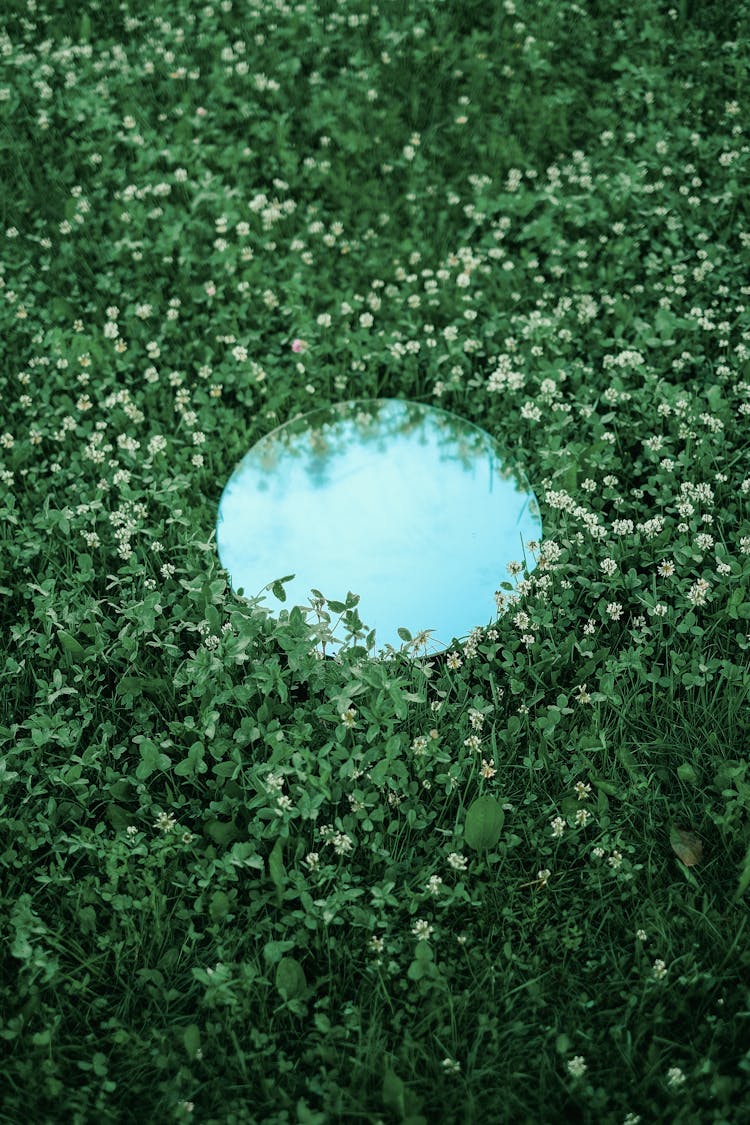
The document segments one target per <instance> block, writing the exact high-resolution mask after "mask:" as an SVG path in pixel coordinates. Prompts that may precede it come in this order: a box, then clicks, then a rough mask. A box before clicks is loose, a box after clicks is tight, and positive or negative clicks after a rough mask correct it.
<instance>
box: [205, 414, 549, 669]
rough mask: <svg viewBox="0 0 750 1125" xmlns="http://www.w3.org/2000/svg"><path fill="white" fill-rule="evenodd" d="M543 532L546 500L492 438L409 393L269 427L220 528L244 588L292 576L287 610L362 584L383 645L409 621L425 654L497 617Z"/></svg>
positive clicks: (225, 555) (358, 589)
mask: <svg viewBox="0 0 750 1125" xmlns="http://www.w3.org/2000/svg"><path fill="white" fill-rule="evenodd" d="M541 538H542V525H541V519H540V515H539V507H538V504H537V502H536V498H535V497H534V494H533V492H532V491H531V489H530V488H529V486H528V483H527V481H526V478H525V477H524V475H523V473H522V472H521V471H520V470H518V469H517V468H515V467H514V466H512V465H509V464H506V463H504V462H503V457H502V452H501V450H500V449H499V447H498V446H497V444H496V442H495V440H494V439H493V438H492V437H491V435H490V434H488V433H486V432H485V431H484V430H481V429H479V427H477V426H475V425H473V424H472V423H470V422H467V421H465V420H464V419H462V418H459V417H458V416H457V415H455V414H450V413H448V412H447V411H444V410H438V409H436V408H435V407H431V406H425V405H423V404H421V403H413V402H404V401H402V400H400V399H369V400H359V401H354V402H346V403H340V404H337V405H336V406H332V407H325V408H323V409H320V410H316V411H313V412H312V413H309V414H305V415H303V416H301V417H299V418H297V419H295V420H293V421H291V422H288V423H287V424H286V425H283V426H280V427H279V428H278V429H276V430H273V431H272V432H271V433H269V434H266V436H265V437H263V438H262V439H261V440H260V441H259V442H257V444H256V445H254V446H253V447H252V449H250V451H249V452H248V453H247V454H246V456H245V457H244V458H243V459H242V461H241V462H240V463H239V465H238V466H237V467H236V469H235V471H234V472H233V473H232V475H231V477H230V478H229V480H228V482H227V485H226V487H225V488H224V491H223V493H222V496H221V500H220V503H219V514H218V520H217V525H216V541H217V547H218V552H219V558H220V560H221V564H222V566H223V567H224V568H225V569H226V570H227V571H228V572H229V575H230V580H231V583H232V588H233V590H234V591H235V592H236V593H237V592H240V591H241V592H242V594H244V596H246V597H256V596H258V595H259V594H260V592H261V591H262V590H263V588H264V587H266V586H267V585H268V584H270V583H272V582H274V581H275V580H277V579H279V578H281V577H284V576H286V575H290V574H293V575H294V576H295V577H294V579H293V580H292V581H290V582H287V583H285V584H284V589H285V590H286V594H287V600H286V603H285V607H284V608H287V609H290V608H291V607H292V606H293V605H300V606H303V607H305V606H308V605H309V602H310V598H311V593H310V592H311V590H312V589H313V588H314V589H317V590H320V591H321V593H322V594H323V595H324V596H325V597H326V598H330V599H331V600H333V601H341V602H343V601H345V599H346V595H347V592H348V591H353V592H354V593H355V594H359V595H360V602H359V605H358V606H357V611H358V613H359V615H360V617H361V619H362V621H363V623H364V625H365V626H366V627H367V629H368V630H369V629H375V630H376V637H375V643H376V647H377V648H379V649H382V648H383V647H384V646H385V645H386V644H390V645H392V646H393V647H394V648H399V647H400V646H401V644H402V643H403V642H402V639H401V638H399V636H398V629H399V627H403V628H406V629H408V630H409V631H410V632H411V633H412V634H416V633H417V632H419V631H421V630H432V631H433V632H432V635H431V637H430V640H429V643H428V645H427V651H428V652H437V651H440V650H442V649H445V648H447V647H448V646H449V645H450V643H451V641H452V639H453V638H454V637H456V638H461V637H465V636H467V635H468V633H469V632H470V631H471V630H472V629H473V628H474V627H475V626H477V625H480V626H486V625H488V624H489V623H490V621H491V620H493V619H494V618H495V617H496V615H497V609H496V604H495V591H496V590H497V589H498V588H499V586H500V583H501V582H503V581H509V580H510V579H509V575H508V572H507V569H506V568H507V565H508V563H509V562H512V561H514V560H515V561H518V562H520V563H522V564H523V563H524V559H525V560H526V561H525V565H526V568H527V570H528V571H531V570H533V568H534V565H535V562H534V559H533V557H532V555H531V553H530V552H529V550H528V543H529V542H530V541H533V540H536V541H537V542H539V541H541ZM269 596H270V595H269ZM332 619H333V620H335V619H336V615H335V614H332ZM308 620H312V621H314V620H315V619H314V617H312V618H308ZM336 636H337V637H339V636H342V637H343V630H342V627H339V629H337V631H336ZM336 648H337V646H335V645H334V646H327V649H328V651H336Z"/></svg>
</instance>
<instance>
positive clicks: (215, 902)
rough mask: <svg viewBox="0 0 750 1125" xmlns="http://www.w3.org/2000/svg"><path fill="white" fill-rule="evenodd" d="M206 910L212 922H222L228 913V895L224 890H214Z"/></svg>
mask: <svg viewBox="0 0 750 1125" xmlns="http://www.w3.org/2000/svg"><path fill="white" fill-rule="evenodd" d="M208 912H209V914H210V915H211V919H212V921H214V922H223V921H224V919H225V918H226V916H227V914H228V913H229V896H228V895H227V894H226V892H225V891H214V893H213V894H212V895H211V902H210V904H209V907H208Z"/></svg>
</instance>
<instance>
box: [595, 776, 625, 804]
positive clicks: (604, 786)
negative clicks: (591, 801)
mask: <svg viewBox="0 0 750 1125" xmlns="http://www.w3.org/2000/svg"><path fill="white" fill-rule="evenodd" d="M591 781H592V783H593V784H594V785H595V786H596V788H597V789H598V790H599V792H600V793H608V794H609V796H610V797H617V798H618V799H619V800H622V794H621V793H620V790H619V788H618V786H617V785H615V783H614V781H606V780H605V779H604V778H603V777H592V778H591Z"/></svg>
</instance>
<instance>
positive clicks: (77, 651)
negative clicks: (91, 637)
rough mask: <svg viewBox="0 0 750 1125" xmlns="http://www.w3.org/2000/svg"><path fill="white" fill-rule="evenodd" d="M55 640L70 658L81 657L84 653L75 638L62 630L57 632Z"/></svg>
mask: <svg viewBox="0 0 750 1125" xmlns="http://www.w3.org/2000/svg"><path fill="white" fill-rule="evenodd" d="M57 639H58V641H59V642H60V644H61V645H62V647H63V648H64V649H65V651H66V652H69V653H70V655H71V656H83V655H84V654H85V652H86V649H85V648H84V647H83V645H82V644H80V642H79V641H77V640H76V639H75V637H73V636H71V634H70V633H66V631H65V630H64V629H59V630H58V633H57Z"/></svg>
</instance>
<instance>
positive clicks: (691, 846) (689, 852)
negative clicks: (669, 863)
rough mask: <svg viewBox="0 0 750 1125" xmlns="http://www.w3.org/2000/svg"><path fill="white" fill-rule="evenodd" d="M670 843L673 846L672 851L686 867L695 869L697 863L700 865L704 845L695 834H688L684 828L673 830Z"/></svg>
mask: <svg viewBox="0 0 750 1125" xmlns="http://www.w3.org/2000/svg"><path fill="white" fill-rule="evenodd" d="M669 842H670V844H671V845H672V851H673V852H674V853H675V855H676V856H677V858H678V859H681V860H682V862H683V863H684V864H685V866H686V867H694V866H695V864H696V863H700V861H701V858H702V856H703V844H702V843H701V841H700V840H699V838H698V837H697V836H696V834H695V833H694V832H687V831H685V829H684V828H672V829H671V830H670V833H669Z"/></svg>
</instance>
